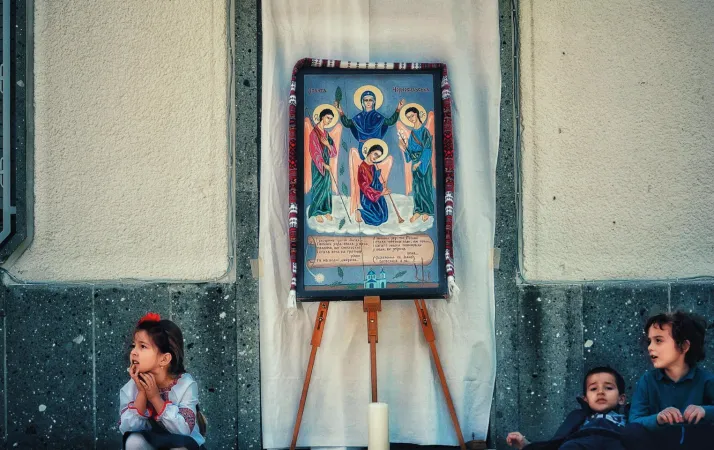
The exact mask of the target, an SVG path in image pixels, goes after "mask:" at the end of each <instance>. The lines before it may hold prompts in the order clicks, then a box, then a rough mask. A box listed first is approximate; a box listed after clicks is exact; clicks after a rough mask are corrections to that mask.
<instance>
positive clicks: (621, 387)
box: [583, 366, 625, 395]
mask: <svg viewBox="0 0 714 450" xmlns="http://www.w3.org/2000/svg"><path fill="white" fill-rule="evenodd" d="M596 373H609V374H610V375H612V376H613V377H615V384H616V385H617V391H618V395H622V394H624V393H625V379H624V378H622V375H620V372H618V371H617V370H615V369H613V368H612V367H610V366H600V367H593V368H592V369H590V370H589V371H588V373H587V374H585V378H583V395H585V394H587V392H588V378H590V375H595V374H596Z"/></svg>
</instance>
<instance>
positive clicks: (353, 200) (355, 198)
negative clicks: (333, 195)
mask: <svg viewBox="0 0 714 450" xmlns="http://www.w3.org/2000/svg"><path fill="white" fill-rule="evenodd" d="M360 164H362V158H360V157H359V153H358V152H357V148H356V147H352V148H351V149H350V214H351V215H354V213H355V211H357V208H358V207H359V181H358V179H357V171H358V170H359V166H360Z"/></svg>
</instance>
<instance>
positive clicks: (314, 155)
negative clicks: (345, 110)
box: [303, 104, 342, 223]
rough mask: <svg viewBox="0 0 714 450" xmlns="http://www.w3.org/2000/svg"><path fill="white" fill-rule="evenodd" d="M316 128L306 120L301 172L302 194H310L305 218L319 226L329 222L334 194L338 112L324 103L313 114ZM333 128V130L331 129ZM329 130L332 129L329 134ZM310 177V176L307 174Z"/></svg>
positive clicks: (339, 134)
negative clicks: (311, 218)
mask: <svg viewBox="0 0 714 450" xmlns="http://www.w3.org/2000/svg"><path fill="white" fill-rule="evenodd" d="M313 120H314V122H315V127H314V128H313V126H312V124H311V123H310V119H309V118H307V117H306V118H305V133H304V136H305V147H304V148H305V149H308V150H309V151H305V152H304V155H305V158H304V171H303V173H304V174H305V176H304V179H305V193H306V194H307V193H308V192H310V191H312V201H311V202H310V208H309V213H308V218H310V217H314V218H315V220H317V221H318V222H319V223H323V222H324V221H325V219H327V220H329V221H331V220H332V219H333V217H332V193H335V194H337V193H338V191H337V164H338V163H337V159H338V157H339V155H340V152H339V150H340V138H341V136H342V125H340V124H339V123H337V121H338V116H337V110H336V109H335V107H334V106H332V105H328V104H323V105H320V106H318V107H317V108H315V111H314V113H313ZM333 127H334V128H333ZM328 128H333V129H332V131H330V132H328V131H327V130H328ZM308 174H310V175H308Z"/></svg>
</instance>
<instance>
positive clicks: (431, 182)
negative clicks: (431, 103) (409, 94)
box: [397, 103, 436, 222]
mask: <svg viewBox="0 0 714 450" xmlns="http://www.w3.org/2000/svg"><path fill="white" fill-rule="evenodd" d="M400 118H401V122H400V123H398V124H397V134H398V136H399V148H400V149H401V150H402V152H403V153H404V172H405V173H404V180H405V183H406V193H407V195H409V194H410V193H411V194H412V196H413V198H414V213H413V214H412V216H411V217H410V218H409V221H410V222H414V221H416V220H417V219H419V217H421V220H422V221H424V222H426V221H427V220H428V219H429V217H430V216H433V215H434V188H435V187H436V156H435V152H434V139H433V136H434V112H433V111H430V112H429V114H427V113H426V110H424V107H423V106H421V105H419V104H417V103H410V104H408V105H406V106H405V107H404V109H403V114H400ZM425 120H426V122H425ZM410 128H411V129H410Z"/></svg>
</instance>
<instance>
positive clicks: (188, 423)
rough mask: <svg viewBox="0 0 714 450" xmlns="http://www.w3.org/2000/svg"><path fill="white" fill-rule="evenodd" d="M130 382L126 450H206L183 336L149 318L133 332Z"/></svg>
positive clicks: (124, 411)
mask: <svg viewBox="0 0 714 450" xmlns="http://www.w3.org/2000/svg"><path fill="white" fill-rule="evenodd" d="M129 360H130V363H131V364H130V366H129V369H128V371H129V376H130V377H131V380H129V382H127V383H126V384H125V385H124V387H122V388H121V391H119V400H120V402H119V403H120V405H121V406H120V408H121V409H120V414H121V417H120V420H119V430H120V431H121V432H122V433H124V448H125V449H127V450H130V449H131V450H145V449H146V450H152V449H174V448H176V449H180V448H185V449H187V450H198V449H200V448H204V447H203V444H204V442H205V439H204V438H203V436H202V435H201V431H200V430H199V424H197V414H199V413H198V411H197V409H198V385H197V384H196V382H195V381H194V379H193V377H191V375H189V374H188V373H186V370H185V369H184V367H183V335H182V334H181V330H180V329H179V327H178V326H177V325H176V324H175V323H173V322H171V321H170V320H161V317H159V315H158V314H155V313H149V314H147V315H145V316H144V317H142V318H141V319H140V320H139V323H138V324H137V325H136V328H135V330H134V340H133V343H132V350H131V353H130V355H129Z"/></svg>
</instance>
